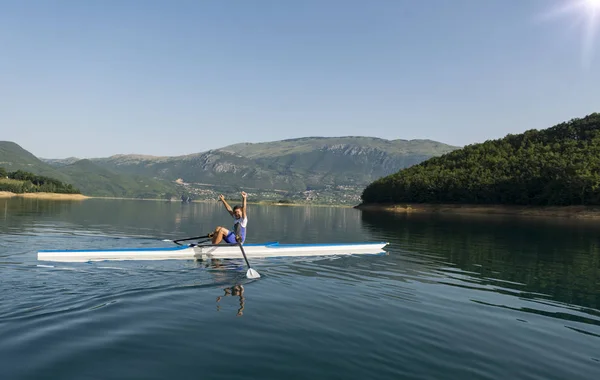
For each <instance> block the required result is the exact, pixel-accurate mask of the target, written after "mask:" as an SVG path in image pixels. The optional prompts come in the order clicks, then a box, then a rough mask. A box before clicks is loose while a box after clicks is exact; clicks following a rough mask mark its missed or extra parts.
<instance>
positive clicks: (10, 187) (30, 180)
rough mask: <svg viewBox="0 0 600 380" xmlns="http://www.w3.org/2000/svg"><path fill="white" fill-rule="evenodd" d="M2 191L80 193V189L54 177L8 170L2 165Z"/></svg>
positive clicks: (0, 181)
mask: <svg viewBox="0 0 600 380" xmlns="http://www.w3.org/2000/svg"><path fill="white" fill-rule="evenodd" d="M0 191H10V192H11V193H17V194H22V193H62V194H80V191H79V189H77V188H75V187H73V185H71V184H68V183H63V182H61V181H58V180H56V179H54V178H50V177H44V176H39V175H35V174H33V173H29V172H26V171H22V170H17V171H15V172H7V171H6V169H5V168H2V167H0Z"/></svg>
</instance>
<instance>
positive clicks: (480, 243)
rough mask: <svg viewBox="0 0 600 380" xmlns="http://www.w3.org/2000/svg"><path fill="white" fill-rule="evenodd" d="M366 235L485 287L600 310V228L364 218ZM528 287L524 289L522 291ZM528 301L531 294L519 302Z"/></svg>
mask: <svg viewBox="0 0 600 380" xmlns="http://www.w3.org/2000/svg"><path fill="white" fill-rule="evenodd" d="M361 215H362V221H363V222H364V226H365V228H366V229H367V230H369V231H371V233H372V234H373V235H375V236H377V238H378V239H387V240H389V241H390V242H391V243H392V246H399V247H401V248H402V249H403V250H408V251H416V252H419V253H427V252H435V253H436V254H439V255H442V256H443V257H444V259H445V260H447V261H448V262H450V263H452V264H454V265H456V266H457V267H459V268H460V269H462V270H464V271H469V272H477V273H478V275H479V276H480V277H481V278H482V283H483V284H489V285H498V284H499V283H498V281H497V280H501V281H504V282H502V283H501V286H502V287H506V288H514V289H517V290H519V291H523V292H527V293H529V294H531V295H530V297H537V296H538V295H535V294H532V293H543V294H548V295H551V296H552V297H553V299H554V300H557V301H560V302H564V303H569V304H576V305H580V306H583V307H589V308H594V309H598V308H599V306H600V283H598V275H599V274H600V249H599V244H600V241H599V240H598V233H599V232H600V226H598V225H597V224H594V223H591V222H581V221H579V222H575V221H570V220H565V219H554V220H550V219H543V218H530V219H525V218H519V217H504V216H471V215H469V216H458V215H426V214H391V213H383V212H381V213H380V212H362V214H361ZM520 284H524V285H520ZM521 296H522V297H528V295H527V294H526V293H524V294H522V295H521Z"/></svg>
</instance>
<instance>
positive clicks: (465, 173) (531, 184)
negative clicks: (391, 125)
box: [362, 113, 600, 205]
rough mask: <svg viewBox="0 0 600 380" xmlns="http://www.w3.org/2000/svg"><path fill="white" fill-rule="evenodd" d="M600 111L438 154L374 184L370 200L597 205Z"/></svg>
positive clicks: (599, 200) (367, 195)
mask: <svg viewBox="0 0 600 380" xmlns="http://www.w3.org/2000/svg"><path fill="white" fill-rule="evenodd" d="M599 187H600V114H598V113H594V114H591V115H588V116H586V117H584V118H578V119H573V120H571V121H569V122H565V123H561V124H559V125H556V126H554V127H552V128H548V129H545V130H541V131H540V130H529V131H527V132H525V133H522V134H517V135H508V136H506V137H505V138H502V139H498V140H490V141H486V142H484V143H482V144H474V145H469V146H466V147H464V148H463V149H459V150H455V151H453V152H451V153H448V154H445V155H442V156H440V157H434V158H431V159H429V160H426V161H424V162H422V163H420V164H418V165H415V166H412V167H410V168H407V169H403V170H400V171H399V172H397V173H395V174H392V175H389V176H386V177H384V178H381V179H379V180H376V181H374V182H373V183H371V184H370V185H369V186H367V187H366V188H365V190H364V191H363V194H362V201H363V203H364V204H369V203H406V202H412V203H464V204H507V205H508V204H512V205H600V189H599Z"/></svg>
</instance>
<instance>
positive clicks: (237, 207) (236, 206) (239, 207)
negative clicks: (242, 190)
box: [233, 205, 242, 211]
mask: <svg viewBox="0 0 600 380" xmlns="http://www.w3.org/2000/svg"><path fill="white" fill-rule="evenodd" d="M237 209H240V210H241V209H242V206H240V205H235V206H233V211H235V210H237Z"/></svg>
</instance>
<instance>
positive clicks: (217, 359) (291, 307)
mask: <svg viewBox="0 0 600 380" xmlns="http://www.w3.org/2000/svg"><path fill="white" fill-rule="evenodd" d="M221 207H222V206H220V205H218V204H191V205H182V204H179V203H173V204H171V203H166V202H165V203H161V202H153V201H116V200H115V201H106V200H88V201H84V202H56V201H54V202H49V201H35V200H19V199H16V200H0V234H1V236H2V239H1V240H0V271H1V277H0V378H1V379H170V378H173V379H237V378H258V377H260V378H262V379H309V378H310V379H317V378H323V379H325V378H327V379H544V380H547V379H569V380H574V379H598V378H600V248H599V245H600V223H574V222H565V221H559V220H544V219H529V220H524V219H511V218H484V217H475V218H473V217H470V218H460V217H450V216H448V217H439V216H438V217H427V216H414V215H411V216H393V215H386V214H369V213H361V212H360V211H357V210H353V209H341V208H304V207H268V206H261V207H258V206H251V207H250V210H249V225H248V231H249V232H248V233H249V238H248V242H249V243H250V242H260V241H268V240H279V241H281V242H289V243H315V242H347V241H348V242H349V241H365V240H368V241H382V240H385V241H389V242H390V243H391V246H390V247H389V249H388V251H389V252H388V254H387V255H383V256H363V257H340V258H313V259H310V260H303V259H299V258H286V259H272V260H261V261H259V260H253V266H254V267H255V268H256V269H257V270H258V271H259V272H260V273H261V275H262V276H263V277H262V278H261V279H259V280H248V279H246V278H245V277H244V274H245V267H244V262H243V260H241V259H240V260H239V261H238V260H232V261H223V262H221V263H214V262H193V261H152V262H102V263H79V264H72V263H54V264H53V263H41V262H37V260H36V253H37V250H39V249H53V248H107V247H144V246H162V245H167V244H168V243H164V242H161V240H162V239H165V238H176V237H187V236H194V235H200V234H203V233H206V232H207V231H209V230H210V229H212V228H213V227H214V225H216V224H225V225H228V224H229V223H230V219H229V218H228V215H227V214H226V213H225V212H224V211H223V209H222V208H221ZM238 285H242V286H243V289H244V290H243V294H239V292H237V291H235V290H234V292H233V293H234V294H231V291H229V292H226V290H228V289H231V288H232V287H236V286H238Z"/></svg>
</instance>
